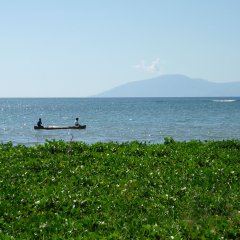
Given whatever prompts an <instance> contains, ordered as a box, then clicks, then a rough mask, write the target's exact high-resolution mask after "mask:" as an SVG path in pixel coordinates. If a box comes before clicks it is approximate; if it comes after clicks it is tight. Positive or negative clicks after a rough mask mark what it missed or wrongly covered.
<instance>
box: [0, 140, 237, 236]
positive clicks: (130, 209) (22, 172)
mask: <svg viewBox="0 0 240 240" xmlns="http://www.w3.org/2000/svg"><path fill="white" fill-rule="evenodd" d="M0 166H1V167H0V188H1V191H0V239H239V238H240V191H239V177H240V141H239V140H226V141H209V142H203V141H190V142H175V141H174V140H173V139H168V138H166V139H165V142H164V143H163V144H149V143H141V142H135V141H134V142H127V143H113V142H109V143H96V144H92V145H88V144H86V143H82V142H69V143H66V142H63V141H47V142H46V143H45V144H44V145H36V146H32V147H26V146H21V145H18V146H13V145H12V144H11V143H7V144H0Z"/></svg>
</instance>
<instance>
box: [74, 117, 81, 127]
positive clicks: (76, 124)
mask: <svg viewBox="0 0 240 240" xmlns="http://www.w3.org/2000/svg"><path fill="white" fill-rule="evenodd" d="M75 126H76V127H78V126H80V124H79V122H78V118H76V120H75Z"/></svg>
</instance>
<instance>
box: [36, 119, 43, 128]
mask: <svg viewBox="0 0 240 240" xmlns="http://www.w3.org/2000/svg"><path fill="white" fill-rule="evenodd" d="M37 126H38V127H43V125H42V119H41V118H39V120H38V122H37Z"/></svg>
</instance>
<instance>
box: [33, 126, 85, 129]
mask: <svg viewBox="0 0 240 240" xmlns="http://www.w3.org/2000/svg"><path fill="white" fill-rule="evenodd" d="M85 128H86V125H79V126H47V127H44V126H42V127H38V126H34V129H35V130H59V129H85Z"/></svg>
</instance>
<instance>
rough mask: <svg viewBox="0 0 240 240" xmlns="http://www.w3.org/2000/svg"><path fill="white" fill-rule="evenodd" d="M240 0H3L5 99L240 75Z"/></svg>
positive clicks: (1, 89) (0, 60)
mask: <svg viewBox="0 0 240 240" xmlns="http://www.w3.org/2000/svg"><path fill="white" fill-rule="evenodd" d="M239 12H240V1H239V0H201V1H199V0H41V1H33V0H21V1H19V0H7V1H5V0H0V98H1V97H88V96H93V95H95V94H98V93H101V92H104V91H106V90H109V89H111V88H114V87H116V86H119V85H122V84H125V83H128V82H132V81H138V80H145V79H149V78H153V77H157V76H160V75H163V74H183V75H186V76H188V77H191V78H203V79H206V80H209V81H212V82H236V81H240V66H239V63H240V14H239Z"/></svg>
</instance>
